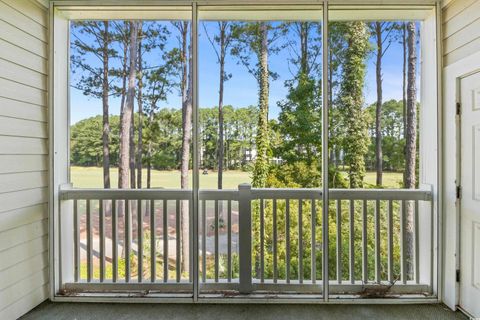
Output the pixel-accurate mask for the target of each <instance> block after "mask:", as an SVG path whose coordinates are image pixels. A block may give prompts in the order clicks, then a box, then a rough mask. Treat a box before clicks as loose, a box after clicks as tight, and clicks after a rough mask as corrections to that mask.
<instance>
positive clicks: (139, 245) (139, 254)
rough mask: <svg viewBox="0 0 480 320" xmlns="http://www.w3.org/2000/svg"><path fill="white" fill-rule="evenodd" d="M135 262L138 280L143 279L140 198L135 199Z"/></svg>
mask: <svg viewBox="0 0 480 320" xmlns="http://www.w3.org/2000/svg"><path fill="white" fill-rule="evenodd" d="M137 242H138V243H137V264H138V282H142V281H143V211H142V200H137Z"/></svg>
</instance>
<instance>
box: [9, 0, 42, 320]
mask: <svg viewBox="0 0 480 320" xmlns="http://www.w3.org/2000/svg"><path fill="white" fill-rule="evenodd" d="M47 3H48V2H47V1H43V2H42V1H35V0H0V319H16V318H18V317H20V316H22V315H23V314H25V313H26V312H28V311H29V310H31V309H32V308H34V307H35V306H36V305H38V304H39V303H41V302H42V301H44V300H45V299H47V298H48V289H49V284H48V283H49V280H48V276H49V269H48V257H49V256H48V206H47V202H48V127H47V117H48V114H47V86H48V77H47V70H48V69H47V68H48V29H47V26H48V10H47V8H46V6H45V5H46V4H47ZM42 4H43V5H42Z"/></svg>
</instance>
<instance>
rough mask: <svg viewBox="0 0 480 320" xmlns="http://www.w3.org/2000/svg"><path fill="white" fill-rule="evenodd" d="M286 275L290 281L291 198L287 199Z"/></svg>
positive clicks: (288, 281)
mask: <svg viewBox="0 0 480 320" xmlns="http://www.w3.org/2000/svg"><path fill="white" fill-rule="evenodd" d="M285 276H286V278H287V283H290V199H285Z"/></svg>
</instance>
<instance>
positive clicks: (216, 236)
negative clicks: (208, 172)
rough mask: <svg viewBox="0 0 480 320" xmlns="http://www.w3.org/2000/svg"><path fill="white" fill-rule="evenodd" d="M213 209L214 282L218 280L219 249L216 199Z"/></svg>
mask: <svg viewBox="0 0 480 320" xmlns="http://www.w3.org/2000/svg"><path fill="white" fill-rule="evenodd" d="M214 210H215V222H214V226H215V282H218V269H219V254H218V250H219V244H218V237H219V234H218V227H219V224H218V220H219V214H218V200H215V204H214Z"/></svg>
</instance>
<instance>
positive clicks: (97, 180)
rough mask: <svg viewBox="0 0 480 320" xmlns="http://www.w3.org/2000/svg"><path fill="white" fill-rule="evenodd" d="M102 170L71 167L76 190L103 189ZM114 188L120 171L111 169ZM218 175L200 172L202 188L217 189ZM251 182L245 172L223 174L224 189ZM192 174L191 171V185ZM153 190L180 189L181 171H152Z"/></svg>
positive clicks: (144, 175)
mask: <svg viewBox="0 0 480 320" xmlns="http://www.w3.org/2000/svg"><path fill="white" fill-rule="evenodd" d="M102 177H103V174H102V168H98V167H71V181H72V183H73V186H74V187H76V188H103V180H102ZM110 179H111V186H112V188H115V187H117V183H118V169H117V168H112V169H110ZM217 179H218V177H217V173H216V172H214V171H209V172H208V174H207V175H203V174H202V171H201V172H200V187H201V188H204V189H212V188H213V189H215V188H216V187H217ZM142 180H143V187H146V185H147V170H143V179H142ZM245 182H250V173H248V172H243V171H227V172H224V174H223V188H224V189H236V188H237V187H238V185H239V184H240V183H245ZM191 184H192V172H191V171H190V185H191ZM152 187H153V188H166V189H168V188H175V189H177V188H180V171H158V170H152Z"/></svg>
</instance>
